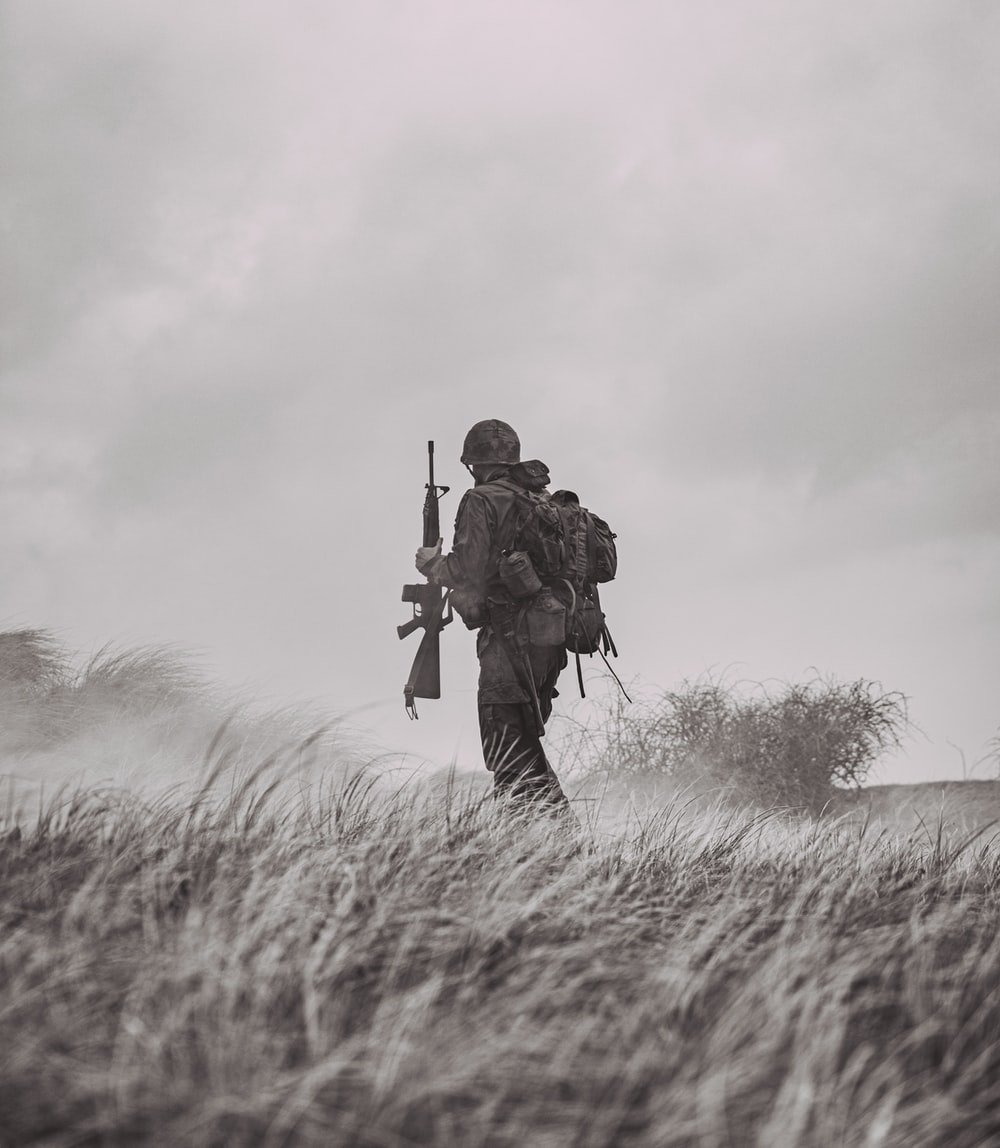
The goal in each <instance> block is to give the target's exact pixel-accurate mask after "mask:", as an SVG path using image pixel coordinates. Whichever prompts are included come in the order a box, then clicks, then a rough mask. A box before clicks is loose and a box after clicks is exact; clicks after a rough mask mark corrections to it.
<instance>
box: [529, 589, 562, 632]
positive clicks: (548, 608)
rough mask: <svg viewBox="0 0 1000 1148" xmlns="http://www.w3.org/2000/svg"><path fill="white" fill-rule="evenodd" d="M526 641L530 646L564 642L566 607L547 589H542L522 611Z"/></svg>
mask: <svg viewBox="0 0 1000 1148" xmlns="http://www.w3.org/2000/svg"><path fill="white" fill-rule="evenodd" d="M524 620H525V625H526V628H527V633H528V642H529V644H530V645H532V646H562V645H564V644H565V642H566V607H565V606H564V605H563V604H562V602H560V601H559V599H558V598H557V597H556V596H555V594H553V593H552V591H551V590H549V589H543V590H542V592H541V593H540V594H538V595H537V596H536V597H535V599H534V601H533V602H532V603H531V605H530V606H528V608H527V609H526V610H525V612H524Z"/></svg>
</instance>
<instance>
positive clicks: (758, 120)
mask: <svg viewBox="0 0 1000 1148" xmlns="http://www.w3.org/2000/svg"><path fill="white" fill-rule="evenodd" d="M998 33H1000V15H998V14H997V12H996V10H995V9H994V8H993V7H992V6H985V5H975V4H973V5H966V6H964V7H962V8H954V7H952V8H942V7H941V6H940V5H938V4H935V3H930V2H929V0H897V2H895V3H889V4H883V5H879V6H878V7H877V8H874V9H873V8H871V6H867V7H864V6H860V5H846V6H845V5H841V6H839V7H838V6H831V5H829V4H828V3H822V4H820V3H818V2H813V0H806V2H803V0H796V2H795V3H793V2H792V0H770V2H768V3H764V4H758V5H754V6H752V7H747V6H737V5H732V4H725V3H721V2H720V3H707V4H703V5H699V6H697V7H692V6H690V5H670V4H662V3H653V2H649V3H641V2H640V3H636V4H630V5H627V6H622V5H612V4H610V3H607V2H603V0H602V2H592V0H584V2H581V3H573V4H570V3H563V2H555V3H543V4H539V3H535V2H532V3H526V2H524V3H522V2H516V0H515V2H506V3H494V2H492V0H484V2H483V3H477V4H475V5H464V4H458V3H456V2H454V0H429V2H428V3H426V4H421V5H420V6H419V8H416V7H410V8H407V7H401V6H399V5H397V4H389V3H381V2H378V0H376V2H374V3H371V4H364V5H359V4H351V3H329V4H327V3H322V4H321V3H313V2H308V0H298V2H297V3H294V4H291V5H286V6H284V7H283V8H282V9H281V11H280V12H279V11H278V10H277V9H276V8H274V7H273V6H272V5H270V4H266V3H262V2H256V0H255V2H244V3H240V4H238V5H237V4H226V3H220V4H213V5H210V6H204V5H203V6H195V5H181V6H174V7H172V8H170V9H169V10H167V9H164V8H163V7H162V6H156V5H152V4H136V3H134V2H133V0H99V2H97V3H93V4H90V5H88V6H87V7H86V9H83V8H78V7H74V6H72V5H65V4H62V3H59V2H58V0H30V2H28V0H19V2H15V3H13V4H10V5H8V34H7V35H6V36H5V48H4V52H5V58H4V60H3V61H2V64H3V75H4V77H5V79H4V82H5V85H6V91H5V98H4V100H3V101H2V110H0V117H2V122H0V129H2V131H3V134H4V137H5V140H7V141H8V146H7V147H6V148H5V156H4V160H5V172H4V178H3V186H2V188H0V218H2V219H3V220H4V233H3V236H4V244H5V248H6V256H7V258H5V265H6V266H7V267H8V268H9V271H8V274H9V275H10V278H11V282H12V283H13V284H16V289H15V290H14V291H13V292H11V294H12V306H10V307H5V308H4V319H3V320H2V321H3V322H4V325H3V327H2V336H0V337H2V340H3V342H2V346H3V352H4V364H5V375H4V378H3V379H2V380H0V398H2V401H3V404H4V408H3V409H4V415H5V419H4V427H3V430H2V431H0V435H2V436H3V438H2V442H0V451H2V454H3V459H4V461H3V475H4V478H5V483H4V489H3V492H2V511H0V512H2V513H3V515H4V522H5V527H6V529H7V530H8V543H9V545H8V547H7V555H8V556H7V558H6V565H5V568H4V578H5V585H6V587H7V592H8V597H9V599H10V600H11V601H14V602H17V603H25V605H24V607H23V608H24V609H31V610H34V609H37V610H38V611H41V612H43V616H41V617H39V618H37V619H36V621H37V622H39V623H40V624H50V622H51V619H50V617H48V616H44V615H45V614H52V615H57V616H58V617H59V618H61V619H72V618H74V617H77V616H79V617H86V618H88V619H89V622H88V625H89V626H90V627H91V628H92V629H94V630H98V629H99V628H100V627H101V626H106V625H108V624H115V625H118V624H119V623H115V622H114V619H115V618H120V619H121V622H120V625H122V626H125V627H126V628H127V627H131V626H134V627H136V628H138V629H140V630H142V631H143V632H142V633H141V634H140V635H139V636H140V637H141V638H146V637H148V638H150V639H152V640H172V639H173V638H174V637H180V638H184V639H186V640H189V641H190V640H193V641H196V642H199V643H200V642H208V643H209V644H211V645H212V646H213V647H218V648H219V649H222V648H226V649H228V650H229V651H231V653H230V654H228V655H226V656H227V657H230V658H231V661H230V663H229V664H231V665H235V666H244V665H245V666H247V667H254V666H257V667H264V668H265V670H264V672H270V670H271V669H272V668H273V667H276V666H278V665H280V666H281V667H282V668H281V670H280V675H283V677H282V680H283V681H285V682H286V683H287V682H292V681H294V683H295V688H296V689H298V688H304V686H305V684H306V683H308V682H309V681H311V680H314V679H317V675H318V674H321V673H324V674H326V673H327V672H328V671H327V670H326V669H325V668H324V666H325V665H326V663H325V661H324V657H325V652H324V650H323V649H322V647H321V644H320V648H318V649H317V650H316V651H313V652H310V649H309V645H310V635H311V634H312V633H313V632H317V633H331V632H334V631H335V632H337V633H338V634H339V635H341V637H342V639H343V641H345V642H346V643H348V647H347V648H348V651H349V657H346V662H347V663H349V664H350V671H349V672H348V671H346V670H343V669H340V668H336V669H330V670H329V672H328V676H327V677H325V678H323V683H324V684H323V687H322V688H324V689H328V690H330V691H331V692H333V691H337V690H340V691H343V693H344V696H345V697H347V698H349V700H352V701H360V700H364V698H363V697H361V692H362V691H367V694H366V695H365V696H371V695H373V694H374V693H375V692H376V691H378V690H381V689H382V688H383V687H382V685H381V683H382V682H383V681H384V664H385V659H386V658H387V657H388V656H389V655H388V654H387V653H386V652H385V651H382V652H380V653H377V654H376V653H373V651H372V649H370V648H369V646H370V645H371V643H372V642H373V641H374V639H373V638H372V634H373V633H375V632H376V631H378V632H379V633H381V630H379V627H382V628H383V629H384V630H385V633H387V634H388V635H389V636H390V637H391V636H392V625H394V624H395V621H397V620H398V619H396V618H395V616H394V613H393V611H395V610H397V609H398V604H397V603H396V602H395V599H396V598H398V586H397V585H396V583H397V582H398V581H400V579H401V577H409V576H410V575H409V573H408V572H407V570H406V567H407V566H408V558H407V554H408V553H409V550H410V548H411V545H413V544H415V542H416V539H415V538H414V537H413V536H414V534H415V532H416V530H417V526H416V525H415V524H416V523H418V515H419V502H420V498H421V490H420V486H421V483H422V481H423V478H422V468H423V454H422V452H423V446H424V442H425V441H426V439H428V438H431V437H433V438H435V439H437V441H438V444H439V463H440V466H441V467H442V481H450V482H452V483H454V484H455V485H456V486H457V485H458V484H459V483H460V482H461V480H462V472H461V471H460V469H459V468H458V467H457V463H456V458H455V456H456V455H457V448H458V444H459V443H460V442H461V438H462V435H463V434H464V432H465V430H466V429H467V427H468V426H469V425H470V424H471V423H472V422H473V421H475V420H476V419H477V418H480V417H492V416H496V417H503V418H507V419H508V420H509V421H512V422H514V423H515V425H517V427H518V429H519V430H520V431H521V434H522V439H523V441H524V443H525V450H526V452H527V453H529V454H532V455H540V456H542V457H544V458H545V459H546V460H547V461H548V462H549V463H550V465H552V467H553V472H554V474H555V476H556V480H557V482H559V483H561V484H565V485H570V486H573V487H574V488H577V489H579V490H580V491H581V493H582V494H583V496H584V497H585V500H587V501H589V502H591V504H592V505H594V506H595V508H597V509H598V510H599V511H602V512H606V513H607V514H608V517H611V518H612V519H613V520H614V522H615V524H616V528H617V529H619V530H620V532H621V534H622V538H623V543H625V548H624V552H625V554H626V557H625V560H624V562H623V574H624V573H625V572H627V571H630V572H629V573H628V577H629V579H631V585H632V586H633V588H635V590H636V593H635V594H634V595H633V600H632V601H630V602H628V603H627V604H626V605H625V606H624V607H623V610H624V612H625V614H626V619H625V620H626V622H628V619H629V617H630V614H629V611H634V614H635V618H634V622H635V627H636V628H637V629H638V630H639V631H640V632H642V631H643V629H646V630H648V624H644V623H642V622H641V619H642V618H644V617H646V615H647V614H648V612H649V609H650V606H649V601H648V600H642V599H641V598H640V596H639V595H640V591H641V594H645V595H648V596H650V597H652V596H655V595H656V594H657V593H658V587H659V586H661V585H662V584H663V582H664V574H663V571H664V569H665V568H669V570H670V571H671V574H670V577H671V579H673V580H674V581H675V584H676V585H677V586H679V587H683V593H684V594H686V595H688V596H694V597H697V594H698V593H699V585H700V584H701V583H703V582H704V580H705V579H706V578H708V577H709V576H710V575H711V576H712V577H715V576H716V575H717V574H719V572H720V571H721V572H722V574H721V575H720V576H724V577H725V578H728V579H729V583H728V585H729V590H728V593H729V594H731V595H732V596H733V597H734V600H738V598H739V595H740V594H741V592H742V588H743V587H744V586H745V585H746V584H747V583H748V582H749V581H752V580H755V579H757V578H758V577H760V578H762V579H763V580H764V581H765V582H766V580H767V578H768V577H771V578H772V579H773V580H774V583H775V584H776V585H777V584H779V582H780V584H781V585H782V586H785V585H786V583H785V581H784V580H785V579H786V578H788V579H791V582H789V583H788V585H789V586H791V587H792V589H790V590H789V589H786V590H783V591H782V594H783V595H785V596H786V597H787V596H789V595H792V594H794V587H795V585H799V586H800V587H801V588H802V591H801V592H802V594H803V595H804V598H803V600H806V598H808V596H809V593H810V592H809V591H807V590H806V589H805V587H806V586H807V584H809V580H810V579H811V578H815V577H816V573H815V572H816V569H817V568H818V567H820V566H823V565H824V564H826V565H827V566H828V567H830V568H831V569H836V568H837V564H838V563H853V562H856V561H860V562H862V563H863V562H864V561H865V560H867V561H870V562H871V563H872V566H871V569H872V570H873V571H877V575H873V576H877V577H879V578H884V577H887V574H886V571H887V570H890V569H895V570H905V569H906V563H907V561H908V559H907V556H908V555H912V553H913V552H914V549H916V550H918V551H920V550H921V548H923V547H931V548H933V547H935V546H943V547H944V548H945V549H946V550H947V549H948V548H951V549H952V550H954V551H955V552H960V551H962V550H963V548H967V549H969V550H970V551H975V552H976V553H977V554H980V555H982V554H987V555H988V553H989V546H990V540H991V539H993V538H995V536H996V533H997V522H996V519H995V512H994V511H993V509H992V508H993V507H995V506H996V505H997V499H996V495H997V493H998V492H997V490H996V479H995V478H994V477H993V475H994V471H995V467H994V466H993V461H992V457H991V456H992V450H991V447H990V443H991V440H992V438H993V436H994V435H995V428H996V425H997V419H998V403H1000V398H998V394H997V391H996V387H995V368H994V364H995V361H996V352H997V335H996V325H995V321H994V318H993V315H992V310H993V308H992V307H991V301H992V300H993V299H995V298H996V294H997V287H998V282H997V275H998V271H997V260H996V256H995V251H996V239H997V231H996V228H997V224H996V222H995V220H996V218H997V213H996V206H997V205H996V198H997V191H996V189H997V187H998V186H1000V171H998V167H1000V155H998V153H997V151H996V147H995V140H996V138H997V135H998V134H1000V131H998V128H1000V124H997V122H996V121H997V117H998V112H997V108H998V107H1000V99H998V96H1000V91H998V86H1000V81H998V79H997V72H996V69H995V67H994V63H993V61H994V59H995V54H996V53H995V48H996V46H997V41H998ZM456 493H457V492H456ZM456 501H457V500H456ZM453 506H454V503H452V504H451V506H449V507H448V508H447V510H446V512H445V513H446V517H447V515H448V514H450V513H451V509H452V507H453ZM629 555H630V556H631V557H629ZM29 556H30V557H29ZM57 558H58V563H57V562H56V559H57ZM984 561H986V562H987V565H988V563H989V559H988V557H987V558H985V559H984ZM894 563H895V565H894ZM397 567H401V568H400V569H397ZM228 572H232V573H228ZM795 577H799V578H801V579H802V581H801V582H800V583H795V581H794V578H795ZM852 585H854V583H852ZM985 585H986V580H979V581H977V582H976V584H975V588H974V590H973V591H972V592H973V593H974V594H975V595H978V598H977V601H979V603H980V605H981V606H982V609H983V610H984V611H986V614H987V616H990V617H992V615H991V614H990V613H989V611H990V610H991V609H992V606H991V605H990V603H989V601H987V599H986V598H984V597H983V595H984V593H985V591H984V589H983V587H984V586H985ZM926 586H927V593H928V594H932V593H933V592H934V589H933V586H932V584H931V580H930V578H929V577H928V580H927V582H926ZM918 599H919V587H918V588H917V589H916V590H915V591H914V599H913V600H914V602H916V601H917V600H918ZM344 601H351V602H352V609H351V610H350V611H349V612H348V614H347V615H346V616H345V613H344V610H343V606H342V603H343V602H344ZM18 608H22V607H20V606H19V607H18ZM913 608H914V609H917V607H916V606H914V607H913ZM696 612H697V611H696V610H693V611H692V616H694V615H695V614H696ZM248 617H250V618H254V619H258V620H260V619H262V618H266V619H268V622H267V624H266V625H265V624H264V623H263V622H259V621H258V625H257V629H256V631H255V632H254V633H247V632H245V629H244V626H245V619H246V618H248ZM956 624H958V623H956ZM967 624H969V623H968V619H966V621H965V622H963V623H962V625H967ZM199 627H203V628H202V629H200V630H199ZM181 629H183V631H184V632H183V634H179V633H175V631H177V630H181ZM162 631H168V632H162ZM292 631H294V633H295V634H296V635H297V637H295V638H294V639H292V638H290V637H288V636H287V634H288V633H289V632H292ZM283 633H284V634H285V636H283V637H279V636H277V635H280V634H283ZM96 636H97V637H98V638H100V639H103V638H104V637H106V636H107V635H104V634H97V635H96ZM744 638H745V640H746V641H751V640H752V641H753V642H754V643H762V644H763V645H762V649H763V648H764V647H765V646H766V641H765V638H764V637H762V636H761V635H760V634H759V633H757V632H753V633H752V634H750V633H749V632H747V633H745V634H744ZM860 640H861V639H860V638H859V641H860ZM695 646H696V642H695V643H694V645H692V647H691V648H692V649H693V648H695ZM735 654H736V655H737V656H741V655H740V651H735ZM692 656H693V655H692ZM723 656H725V657H728V656H729V655H728V654H723ZM762 656H763V657H764V658H765V660H766V656H767V654H766V650H764V652H763V654H762ZM873 656H874V655H873ZM380 659H381V661H380ZM658 659H659V653H658V651H657V650H656V649H654V648H653V647H652V646H650V648H649V649H648V650H646V651H645V652H644V653H643V655H642V658H641V659H640V660H641V661H643V663H644V664H648V666H650V667H651V668H652V669H655V667H656V666H657V665H658V664H664V665H665V664H666V663H662V659H661V660H658ZM808 660H809V657H808V655H806V657H805V661H806V662H808ZM930 661H931V659H930V658H929V656H928V663H927V664H928V666H929V665H930ZM701 668H702V666H696V667H693V669H694V671H695V672H697V671H698V670H700V669H701ZM665 672H666V670H665ZM670 672H673V671H672V670H671V671H670ZM927 675H928V681H930V680H931V677H932V675H933V670H932V669H930V668H929V669H928V670H927ZM888 684H889V685H893V683H888ZM984 692H985V690H984Z"/></svg>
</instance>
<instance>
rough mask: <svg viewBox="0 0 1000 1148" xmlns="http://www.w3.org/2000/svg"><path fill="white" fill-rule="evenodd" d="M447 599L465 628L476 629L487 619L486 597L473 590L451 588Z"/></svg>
mask: <svg viewBox="0 0 1000 1148" xmlns="http://www.w3.org/2000/svg"><path fill="white" fill-rule="evenodd" d="M448 601H449V602H450V603H451V607H452V609H453V610H454V611H455V613H456V614H457V615H458V616H459V617H460V618H461V619H462V621H463V622H464V623H465V628H466V629H467V630H478V629H479V627H480V626H482V625H483V624H484V623H485V622H486V621H487V620H488V614H487V605H486V599H485V598H483V597H481V596H480V595H479V594H476V593H475V591H473V590H452V591H451V592H450V593H449V595H448Z"/></svg>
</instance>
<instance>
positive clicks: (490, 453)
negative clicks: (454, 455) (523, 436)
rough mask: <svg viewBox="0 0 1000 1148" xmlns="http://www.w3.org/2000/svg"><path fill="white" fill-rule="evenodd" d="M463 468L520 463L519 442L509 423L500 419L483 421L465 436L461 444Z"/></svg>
mask: <svg viewBox="0 0 1000 1148" xmlns="http://www.w3.org/2000/svg"><path fill="white" fill-rule="evenodd" d="M461 461H462V463H464V465H465V466H475V465H476V464H477V463H478V464H479V465H488V464H489V463H500V464H506V465H510V466H513V465H514V463H516V462H520V461H521V440H520V439H519V438H518V437H517V432H516V431H515V430H514V428H513V427H512V426H510V424H509V423H505V422H501V421H500V419H483V421H482V422H478V423H476V424H475V426H473V427H472V429H471V430H470V431H469V433H468V434H467V435H466V436H465V442H464V443H463V444H462V458H461Z"/></svg>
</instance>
